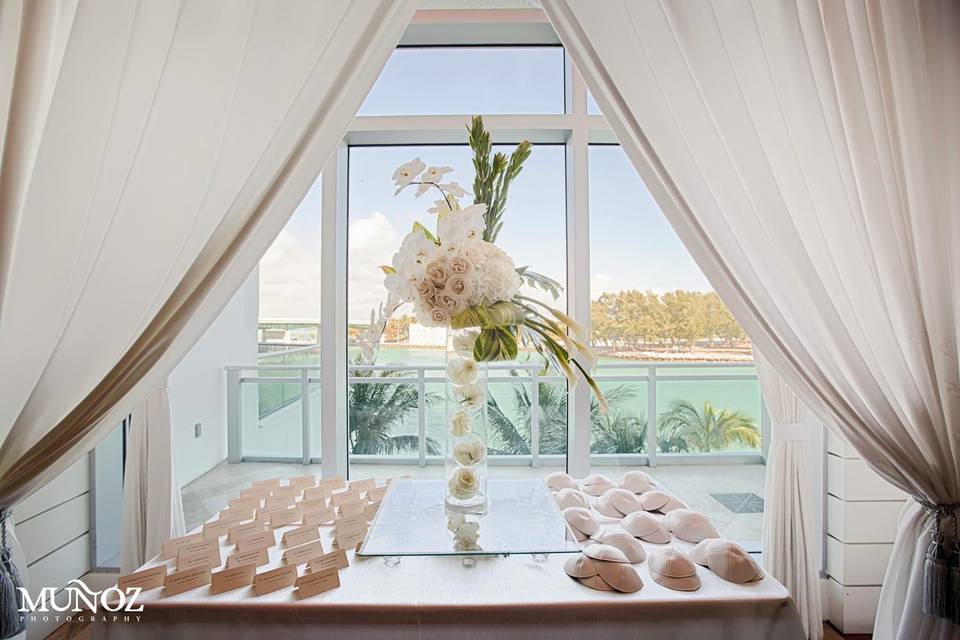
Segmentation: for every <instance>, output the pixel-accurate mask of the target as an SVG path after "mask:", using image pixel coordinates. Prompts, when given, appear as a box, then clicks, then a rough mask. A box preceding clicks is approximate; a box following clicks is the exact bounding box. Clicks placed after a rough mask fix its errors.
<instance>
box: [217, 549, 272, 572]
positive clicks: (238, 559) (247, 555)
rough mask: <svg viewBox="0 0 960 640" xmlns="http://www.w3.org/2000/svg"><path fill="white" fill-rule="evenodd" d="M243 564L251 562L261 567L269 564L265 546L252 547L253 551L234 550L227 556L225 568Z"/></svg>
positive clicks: (268, 554) (268, 555)
mask: <svg viewBox="0 0 960 640" xmlns="http://www.w3.org/2000/svg"><path fill="white" fill-rule="evenodd" d="M245 564H252V565H253V566H255V567H262V566H263V565H265V564H270V553H269V552H268V551H267V548H266V547H263V548H261V549H254V550H253V551H244V552H242V553H241V552H239V551H234V552H233V553H231V554H230V555H229V556H227V569H232V568H234V567H242V566H243V565H245Z"/></svg>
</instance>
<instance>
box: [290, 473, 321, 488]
mask: <svg viewBox="0 0 960 640" xmlns="http://www.w3.org/2000/svg"><path fill="white" fill-rule="evenodd" d="M287 483H288V484H289V485H290V486H291V487H297V488H299V489H306V488H307V487H315V486H317V477H316V476H315V475H313V474H312V473H308V474H307V475H305V476H294V477H292V478H290V479H289V480H287Z"/></svg>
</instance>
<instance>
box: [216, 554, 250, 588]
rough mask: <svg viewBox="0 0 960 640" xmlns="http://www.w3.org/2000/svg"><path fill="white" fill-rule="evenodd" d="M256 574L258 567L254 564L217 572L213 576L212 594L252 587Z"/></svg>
mask: <svg viewBox="0 0 960 640" xmlns="http://www.w3.org/2000/svg"><path fill="white" fill-rule="evenodd" d="M228 563H229V561H228ZM256 574H257V565H255V564H252V563H250V564H241V565H240V566H237V567H232V568H228V569H224V570H223V571H217V572H216V573H214V574H212V575H211V582H210V593H212V594H214V595H216V594H218V593H223V592H224V591H233V590H234V589H239V588H240V587H246V586H248V585H251V584H253V576H255V575H256Z"/></svg>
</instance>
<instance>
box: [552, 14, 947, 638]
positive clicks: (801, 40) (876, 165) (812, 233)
mask: <svg viewBox="0 0 960 640" xmlns="http://www.w3.org/2000/svg"><path fill="white" fill-rule="evenodd" d="M543 6H544V9H545V10H546V11H547V13H548V15H549V16H550V19H551V21H552V23H553V25H554V27H555V28H556V30H557V32H558V34H559V35H560V39H561V40H562V41H563V43H564V45H565V47H566V50H567V52H568V53H569V54H570V55H571V56H572V58H573V60H574V62H575V63H576V64H577V67H578V68H579V70H580V72H581V73H583V75H584V77H585V80H586V83H587V85H588V87H589V88H590V89H591V91H592V92H593V95H594V97H595V98H596V100H597V102H598V103H599V105H600V107H601V108H602V109H603V111H604V113H605V114H606V116H607V118H608V119H609V121H610V124H611V127H612V128H613V129H614V131H615V133H616V135H617V137H618V138H619V140H620V142H621V144H622V145H623V147H624V150H625V152H626V153H627V155H628V156H629V157H630V159H631V160H632V162H633V164H634V166H635V167H636V168H637V170H638V172H639V173H640V175H641V177H642V178H643V179H644V181H645V182H646V184H647V185H648V187H649V188H650V190H651V193H652V194H653V195H654V197H655V198H656V199H657V201H658V203H659V204H660V206H661V208H662V209H663V211H664V213H665V215H666V216H667V217H668V219H669V220H670V222H671V224H672V225H673V227H674V229H676V231H677V233H678V235H679V236H680V238H681V240H682V241H683V242H684V244H685V245H686V247H687V248H688V249H689V250H690V252H691V254H692V255H693V257H694V259H695V260H696V261H697V262H698V264H699V265H700V267H701V269H702V270H703V271H704V273H705V275H706V276H707V277H708V278H709V279H710V281H711V283H712V284H713V286H714V287H715V289H716V290H717V292H718V293H719V294H720V295H721V297H722V298H723V300H724V301H725V302H726V304H727V305H728V306H729V307H730V309H731V311H732V312H733V314H734V315H735V316H736V318H737V319H738V320H739V322H740V323H741V324H742V325H743V327H744V329H745V330H746V331H747V333H748V334H749V335H750V337H751V338H752V339H753V341H754V344H755V346H756V347H757V348H758V350H760V351H761V352H763V354H764V355H765V356H766V357H767V358H768V359H769V360H770V363H771V364H772V365H773V367H774V368H775V369H776V371H777V372H778V373H779V374H780V375H781V376H782V377H783V378H784V380H785V381H786V382H787V384H789V386H790V387H791V388H792V389H794V390H795V391H796V392H797V393H798V394H799V395H800V397H801V400H802V401H803V402H804V404H805V405H806V406H807V407H809V408H810V409H811V410H812V411H814V412H816V413H817V414H818V415H819V416H820V417H821V418H823V420H824V421H825V422H828V423H830V424H833V425H836V426H837V427H838V428H839V430H840V431H841V432H842V434H843V436H844V438H845V439H846V440H847V441H848V442H850V443H851V445H852V446H853V447H854V448H855V449H856V450H857V452H858V453H859V454H860V455H861V456H862V457H863V458H864V459H865V460H866V461H867V462H868V463H869V464H870V465H871V467H873V469H875V470H876V471H877V472H878V473H880V474H881V475H882V476H883V477H884V478H886V479H887V480H889V481H890V482H892V483H893V484H894V485H896V486H898V487H899V488H901V489H902V490H904V491H906V492H908V493H909V494H911V495H913V496H916V497H917V498H920V499H922V500H925V501H929V502H930V503H933V504H940V505H949V504H953V503H955V502H957V501H958V500H960V467H958V460H960V456H958V451H960V429H957V425H958V424H960V365H958V355H957V340H958V333H960V328H958V327H960V308H958V305H960V295H958V291H960V287H958V282H960V251H957V249H956V247H958V246H960V188H958V186H957V185H958V184H960V182H958V180H957V176H958V175H960V118H957V114H958V113H960V3H956V2H952V1H950V0H924V1H916V2H912V1H903V0H877V1H874V2H862V1H851V2H822V3H815V2H805V1H801V2H793V1H786V0H780V1H772V2H767V1H756V2H750V1H749V0H723V1H722V2H721V1H716V2H710V3H691V2H626V1H621V2H610V3H604V5H603V10H602V11H601V10H597V7H596V4H595V3H593V2H590V1H588V0H543ZM932 522H933V517H932V515H931V514H930V513H929V512H928V511H927V510H926V509H924V508H921V507H920V506H919V503H914V502H911V504H910V506H909V508H907V509H905V511H904V513H903V515H902V519H901V524H900V529H899V533H898V536H897V540H896V543H895V546H894V551H893V555H892V557H891V561H890V565H889V567H888V570H887V575H886V577H885V581H884V586H883V591H882V595H881V602H880V612H879V614H878V616H877V625H876V630H875V633H876V637H877V638H878V639H885V638H892V637H899V638H911V639H913V638H920V637H923V638H946V637H960V633H958V630H960V627H957V626H955V625H953V624H951V623H950V622H948V621H945V620H943V619H940V618H935V617H932V616H928V615H925V614H923V613H922V611H921V597H920V593H921V591H922V588H921V587H922V584H923V571H922V565H923V560H924V559H923V553H922V551H923V550H924V549H925V547H926V544H927V538H926V535H927V532H928V531H929V529H930V527H931V524H932Z"/></svg>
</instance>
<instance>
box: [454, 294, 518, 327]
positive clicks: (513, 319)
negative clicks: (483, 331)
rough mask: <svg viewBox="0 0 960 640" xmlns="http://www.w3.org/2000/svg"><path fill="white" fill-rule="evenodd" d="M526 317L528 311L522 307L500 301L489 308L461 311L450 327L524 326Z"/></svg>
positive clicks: (479, 306) (478, 306)
mask: <svg viewBox="0 0 960 640" xmlns="http://www.w3.org/2000/svg"><path fill="white" fill-rule="evenodd" d="M526 316H527V314H526V311H525V310H524V308H523V307H522V306H520V305H518V304H516V303H514V302H510V301H507V300H500V301H499V302H494V303H493V304H491V305H489V306H483V305H477V306H474V307H470V308H469V309H467V310H465V311H461V312H460V313H458V314H457V315H455V316H453V318H451V319H450V327H451V328H453V329H466V328H467V327H509V326H511V325H518V324H523V321H524V320H525V319H526Z"/></svg>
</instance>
